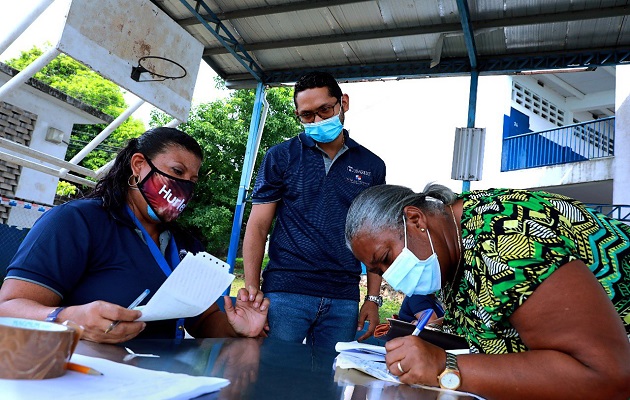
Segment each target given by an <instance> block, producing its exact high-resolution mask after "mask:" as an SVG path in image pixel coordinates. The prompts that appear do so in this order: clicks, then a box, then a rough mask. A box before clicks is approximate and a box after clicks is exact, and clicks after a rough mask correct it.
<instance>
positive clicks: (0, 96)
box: [0, 48, 59, 101]
mask: <svg viewBox="0 0 630 400" xmlns="http://www.w3.org/2000/svg"><path fill="white" fill-rule="evenodd" d="M58 54H59V50H57V49H55V48H52V49H49V50H48V51H46V52H45V53H44V54H42V55H41V56H39V58H37V59H36V60H35V61H33V62H32V63H30V64H29V65H28V66H27V67H26V68H24V69H23V70H22V71H20V73H19V74H17V75H15V76H14V77H13V78H11V79H10V80H9V81H8V82H7V83H5V84H4V85H2V87H0V101H4V98H5V97H6V95H7V94H8V93H9V92H10V91H11V90H12V89H15V88H16V87H18V86H20V85H21V84H23V83H24V82H26V81H28V80H29V79H30V78H32V77H33V75H35V74H36V73H37V72H38V71H39V70H40V69H42V68H44V66H45V65H46V64H48V63H49V62H51V61H52V60H53V59H54V58H55V57H57V55H58Z"/></svg>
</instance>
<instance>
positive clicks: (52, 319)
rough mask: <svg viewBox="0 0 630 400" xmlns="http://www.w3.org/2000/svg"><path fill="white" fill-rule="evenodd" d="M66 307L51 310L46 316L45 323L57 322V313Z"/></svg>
mask: <svg viewBox="0 0 630 400" xmlns="http://www.w3.org/2000/svg"><path fill="white" fill-rule="evenodd" d="M65 308H66V307H57V308H55V309H54V310H52V311H51V312H50V314H48V315H47V316H46V319H45V320H44V321H46V322H57V317H58V316H59V313H60V312H62V311H63V310H64V309H65Z"/></svg>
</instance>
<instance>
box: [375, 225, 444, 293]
mask: <svg viewBox="0 0 630 400" xmlns="http://www.w3.org/2000/svg"><path fill="white" fill-rule="evenodd" d="M403 226H404V230H405V248H404V249H403V250H402V251H401V252H400V254H399V255H398V257H396V259H395V260H394V262H393V263H392V264H391V265H390V266H389V268H387V271H385V273H384V274H383V279H385V280H386V281H387V283H389V284H390V285H391V286H392V287H393V288H394V289H395V290H398V291H401V292H403V293H404V294H406V295H407V296H411V295H414V294H423V295H427V294H432V293H435V292H436V291H438V290H439V289H440V287H441V285H442V272H441V270H440V262H439V261H438V258H437V254H436V253H435V250H434V249H433V241H432V240H431V234H430V233H429V229H427V235H429V243H430V244H431V251H432V252H433V254H431V255H430V256H429V258H427V259H426V260H420V259H419V258H418V257H416V255H415V254H413V252H411V250H409V248H408V247H407V223H406V222H405V218H404V217H403Z"/></svg>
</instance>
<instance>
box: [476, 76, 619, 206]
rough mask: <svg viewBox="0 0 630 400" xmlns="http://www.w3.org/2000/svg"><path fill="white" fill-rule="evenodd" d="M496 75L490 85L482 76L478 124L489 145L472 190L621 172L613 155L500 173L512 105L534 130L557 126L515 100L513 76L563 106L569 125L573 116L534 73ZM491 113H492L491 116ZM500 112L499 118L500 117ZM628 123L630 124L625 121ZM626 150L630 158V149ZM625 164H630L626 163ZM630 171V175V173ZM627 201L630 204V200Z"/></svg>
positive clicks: (546, 183)
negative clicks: (505, 124) (506, 121)
mask: <svg viewBox="0 0 630 400" xmlns="http://www.w3.org/2000/svg"><path fill="white" fill-rule="evenodd" d="M629 71H630V70H629ZM628 75H629V78H628V79H629V80H630V72H628ZM497 78H498V77H495V78H493V79H495V81H494V83H493V85H492V87H491V88H489V87H488V86H486V85H483V80H482V79H483V78H482V79H480V84H479V97H478V102H477V110H480V112H478V114H477V119H476V124H475V126H476V127H485V128H486V148H485V155H484V164H483V165H484V166H483V178H482V180H480V181H476V182H471V189H485V188H492V187H510V188H538V187H549V186H560V185H573V184H580V183H590V182H595V181H607V180H610V179H613V177H616V176H617V175H618V174H619V172H617V170H616V169H614V168H613V162H614V158H612V157H611V158H603V159H598V160H592V161H584V162H577V163H570V164H562V165H556V166H549V167H541V168H529V169H522V170H517V171H509V172H501V155H502V144H503V116H504V115H510V108H511V107H513V108H514V109H516V110H518V111H521V112H523V113H524V114H526V115H528V116H529V123H530V126H529V128H530V129H531V130H532V131H534V132H536V131H542V130H547V129H553V128H555V127H556V126H555V125H553V124H552V123H551V122H549V121H548V120H546V119H544V118H542V117H540V116H538V115H536V114H534V113H533V112H532V111H531V110H529V109H527V108H525V107H524V106H523V105H520V104H517V103H516V102H514V101H513V100H512V80H513V79H514V80H517V82H518V83H519V84H521V85H522V86H524V87H527V88H528V89H529V90H531V91H533V92H535V93H538V94H539V95H541V96H542V97H544V98H546V99H547V100H548V101H550V102H552V103H554V104H555V105H556V106H558V107H559V108H562V109H563V110H564V111H565V115H564V118H565V120H564V124H565V125H569V124H571V123H572V122H573V117H574V115H573V112H572V109H571V108H569V105H568V104H567V102H566V99H565V98H564V97H563V96H560V95H559V94H558V93H557V92H555V91H553V90H549V89H547V88H545V87H542V86H540V85H538V83H537V80H536V79H535V76H534V77H532V76H514V77H513V76H504V77H501V78H502V79H503V80H502V81H499V80H498V79H497ZM618 79H619V78H618ZM618 85H619V83H618ZM626 87H628V88H630V82H629V83H628V84H626ZM488 89H491V90H488ZM629 103H630V102H629ZM628 109H629V110H630V104H628ZM488 113H489V114H491V115H488ZM499 115H500V118H499V117H498V116H499ZM576 116H577V115H576ZM617 118H619V115H617ZM588 119H590V118H588ZM628 122H630V111H629V112H628ZM619 124H620V122H619V120H617V129H619ZM626 126H630V125H628V124H627V123H626ZM619 134H620V132H619V131H617V138H616V141H615V154H616V156H617V155H618V154H619V152H618V151H617V149H618V147H617V146H618V145H619ZM626 136H627V137H629V138H630V135H628V134H627V133H626ZM627 153H628V157H630V149H629V150H628V151H627ZM626 165H630V164H628V163H627V164H626ZM627 174H630V172H627ZM628 176H629V175H626V179H628ZM626 182H627V183H630V181H629V180H626ZM626 185H627V184H626ZM629 200H630V199H629ZM627 203H628V204H630V201H628V202H627Z"/></svg>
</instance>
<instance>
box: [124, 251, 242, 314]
mask: <svg viewBox="0 0 630 400" xmlns="http://www.w3.org/2000/svg"><path fill="white" fill-rule="evenodd" d="M233 280H234V275H232V274H231V273H230V266H229V265H228V264H226V263H225V262H223V261H221V260H219V259H218V258H216V257H214V256H213V255H211V254H208V253H204V252H201V253H197V254H192V253H188V254H186V257H184V259H183V260H182V261H181V262H180V263H179V265H178V266H177V268H175V270H174V271H173V272H172V273H171V275H169V277H168V278H167V279H166V281H165V282H164V283H163V284H162V286H160V288H159V289H158V291H157V292H156V293H155V294H154V295H153V297H151V300H149V302H148V303H147V305H145V306H140V307H136V308H135V309H136V310H140V311H142V316H141V317H140V318H138V321H156V320H163V319H176V318H188V317H194V316H197V315H199V314H201V313H202V312H204V311H206V310H207V309H208V308H209V307H210V306H211V305H212V304H213V303H214V302H215V301H217V299H218V298H219V296H221V294H222V293H223V292H224V291H225V289H227V287H228V286H230V284H231V283H232V281H233Z"/></svg>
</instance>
